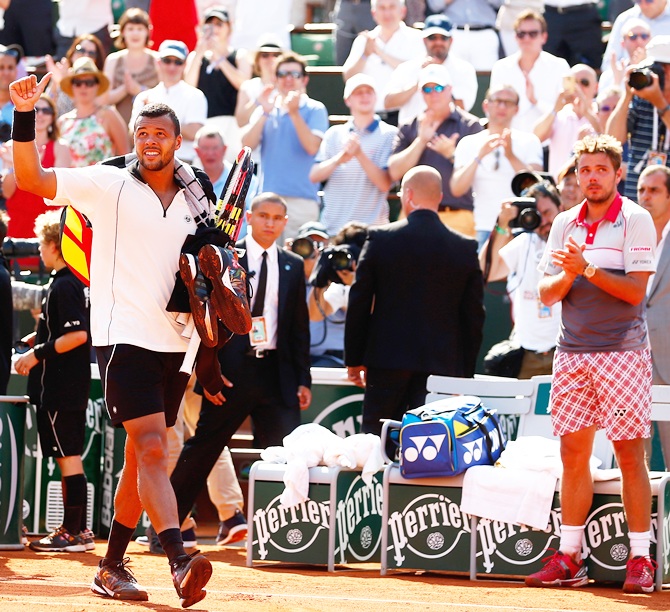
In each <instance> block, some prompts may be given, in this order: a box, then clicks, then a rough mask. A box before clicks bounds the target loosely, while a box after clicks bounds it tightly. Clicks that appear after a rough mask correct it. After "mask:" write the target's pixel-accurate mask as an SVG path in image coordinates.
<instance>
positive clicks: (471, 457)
mask: <svg viewBox="0 0 670 612" xmlns="http://www.w3.org/2000/svg"><path fill="white" fill-rule="evenodd" d="M482 445H483V440H482V439H481V438H480V439H479V440H474V441H473V442H464V443H463V446H464V447H465V453H463V461H464V462H465V463H467V464H470V463H472V462H473V461H479V460H480V459H481V458H482V450H483V449H482Z"/></svg>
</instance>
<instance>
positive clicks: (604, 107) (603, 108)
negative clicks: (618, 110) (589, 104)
mask: <svg viewBox="0 0 670 612" xmlns="http://www.w3.org/2000/svg"><path fill="white" fill-rule="evenodd" d="M598 110H599V111H600V112H601V113H609V112H610V111H611V110H614V107H613V106H610V105H609V104H603V105H602V106H601V107H600V108H599V109H598Z"/></svg>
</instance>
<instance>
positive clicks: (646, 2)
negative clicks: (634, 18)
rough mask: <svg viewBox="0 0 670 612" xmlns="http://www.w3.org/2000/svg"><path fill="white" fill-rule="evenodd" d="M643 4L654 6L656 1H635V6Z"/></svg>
mask: <svg viewBox="0 0 670 612" xmlns="http://www.w3.org/2000/svg"><path fill="white" fill-rule="evenodd" d="M643 2H644V3H645V4H652V3H653V2H654V0H635V4H642V3H643Z"/></svg>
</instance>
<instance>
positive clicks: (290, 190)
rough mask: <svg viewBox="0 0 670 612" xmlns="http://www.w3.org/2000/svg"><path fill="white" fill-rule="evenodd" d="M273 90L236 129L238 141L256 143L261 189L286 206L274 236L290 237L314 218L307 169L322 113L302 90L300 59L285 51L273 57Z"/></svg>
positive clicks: (324, 120) (322, 125) (321, 129)
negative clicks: (285, 217) (285, 218)
mask: <svg viewBox="0 0 670 612" xmlns="http://www.w3.org/2000/svg"><path fill="white" fill-rule="evenodd" d="M276 75H277V93H276V94H275V93H274V92H271V91H264V92H263V93H261V95H260V96H259V97H258V108H257V109H256V110H255V111H254V113H253V114H252V115H251V119H250V121H249V125H248V126H247V127H246V128H245V129H244V130H243V132H242V144H243V145H245V146H247V147H251V148H252V149H255V148H256V147H257V146H258V145H259V144H260V145H261V168H262V169H263V178H262V186H261V190H262V191H271V192H274V193H276V194H278V195H280V196H281V197H282V198H283V199H284V201H285V202H286V204H287V207H288V211H287V214H288V219H289V220H288V223H287V224H286V228H285V230H284V233H283V235H282V236H281V237H280V240H281V244H283V243H284V242H283V240H284V237H288V238H292V237H294V236H295V235H296V234H297V232H298V228H299V227H300V226H301V225H302V224H303V223H306V222H307V221H316V220H317V219H318V218H319V205H318V201H317V190H318V186H317V185H316V184H315V183H312V182H311V181H310V180H309V171H310V170H311V168H312V164H313V163H314V158H315V157H316V154H317V153H318V151H319V147H320V146H321V140H322V139H323V135H324V133H325V131H326V130H327V129H328V112H327V111H326V107H325V106H324V105H323V104H322V103H321V102H319V101H317V100H313V99H312V98H310V97H309V96H308V95H307V94H306V93H305V88H306V87H307V81H308V80H309V78H308V77H307V75H306V74H305V62H304V60H303V59H302V58H301V57H300V56H299V55H296V54H295V53H292V52H288V53H285V54H284V55H282V56H281V57H280V58H279V60H278V61H277V67H276Z"/></svg>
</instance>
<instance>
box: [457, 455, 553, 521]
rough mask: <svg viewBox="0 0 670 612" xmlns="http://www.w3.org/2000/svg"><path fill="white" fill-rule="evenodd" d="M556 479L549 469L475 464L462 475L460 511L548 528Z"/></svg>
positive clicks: (493, 519) (496, 519) (494, 519)
mask: <svg viewBox="0 0 670 612" xmlns="http://www.w3.org/2000/svg"><path fill="white" fill-rule="evenodd" d="M557 480H558V479H557V478H556V476H554V475H552V474H550V473H549V472H542V471H534V470H527V469H519V468H499V467H493V466H490V465H476V466H473V467H471V468H469V469H468V470H467V471H466V472H465V476H464V477H463V494H462V498H461V510H462V511H463V512H465V513H467V514H470V515H473V516H479V517H482V518H487V519H491V520H492V521H502V522H504V523H511V524H514V525H527V526H529V527H535V528H537V529H545V528H546V527H547V524H548V522H549V516H550V513H551V506H552V503H553V499H554V491H555V489H556V482H557Z"/></svg>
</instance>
